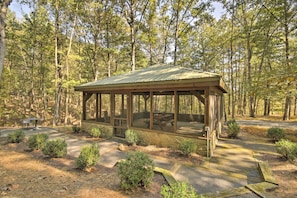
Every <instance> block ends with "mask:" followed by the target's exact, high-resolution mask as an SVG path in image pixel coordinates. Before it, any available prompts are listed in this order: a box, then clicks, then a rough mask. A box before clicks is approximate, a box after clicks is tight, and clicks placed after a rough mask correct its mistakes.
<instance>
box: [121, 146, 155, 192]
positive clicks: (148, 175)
mask: <svg viewBox="0 0 297 198" xmlns="http://www.w3.org/2000/svg"><path fill="white" fill-rule="evenodd" d="M118 175H119V178H120V185H121V188H122V189H124V190H132V189H134V188H136V187H138V186H141V187H147V186H149V185H150V184H151V182H152V179H153V177H154V163H153V160H151V159H150V158H149V156H148V155H147V154H145V153H142V152H130V153H128V154H127V157H126V159H125V160H123V161H121V162H119V163H118Z"/></svg>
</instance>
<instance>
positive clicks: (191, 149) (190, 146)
mask: <svg viewBox="0 0 297 198" xmlns="http://www.w3.org/2000/svg"><path fill="white" fill-rule="evenodd" d="M178 149H179V150H180V151H181V152H182V154H183V155H185V156H189V155H190V154H191V153H195V152H196V151H197V145H196V143H195V142H194V141H193V140H188V139H185V140H183V141H182V142H180V143H179V146H178Z"/></svg>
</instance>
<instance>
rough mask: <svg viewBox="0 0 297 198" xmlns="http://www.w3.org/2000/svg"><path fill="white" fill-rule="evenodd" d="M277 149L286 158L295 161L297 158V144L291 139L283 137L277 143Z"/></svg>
mask: <svg viewBox="0 0 297 198" xmlns="http://www.w3.org/2000/svg"><path fill="white" fill-rule="evenodd" d="M276 150H277V152H278V153H279V154H281V155H282V156H283V157H284V158H285V159H287V160H289V161H291V162H293V161H294V160H295V159H296V158H297V144H296V143H294V142H291V141H290V140H285V139H281V140H280V141H278V142H277V143H276Z"/></svg>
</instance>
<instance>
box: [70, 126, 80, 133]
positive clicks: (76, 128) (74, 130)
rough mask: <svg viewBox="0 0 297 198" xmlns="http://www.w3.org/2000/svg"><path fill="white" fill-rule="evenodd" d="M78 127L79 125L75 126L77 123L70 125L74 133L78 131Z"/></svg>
mask: <svg viewBox="0 0 297 198" xmlns="http://www.w3.org/2000/svg"><path fill="white" fill-rule="evenodd" d="M80 130H81V129H80V127H79V126H77V125H73V126H72V131H73V132H74V133H79V132H80Z"/></svg>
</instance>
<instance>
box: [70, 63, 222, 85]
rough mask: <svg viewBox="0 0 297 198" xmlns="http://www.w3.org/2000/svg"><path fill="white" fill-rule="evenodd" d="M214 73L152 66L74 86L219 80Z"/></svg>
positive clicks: (175, 67)
mask: <svg viewBox="0 0 297 198" xmlns="http://www.w3.org/2000/svg"><path fill="white" fill-rule="evenodd" d="M220 78H221V76H220V75H219V74H216V73H211V72H203V71H199V70H195V69H190V68H185V67H180V66H173V65H169V64H168V65H154V66H150V67H147V68H144V69H140V70H135V71H131V72H129V73H125V74H121V75H117V76H113V77H110V78H105V79H102V80H97V81H94V82H89V83H85V84H82V85H78V86H75V87H74V88H75V90H76V91H83V90H85V89H88V88H94V87H96V88H99V87H106V86H123V85H127V86H129V85H135V84H150V83H154V84H155V83H165V82H172V81H173V82H176V81H184V80H193V79H200V80H201V79H205V81H207V79H218V80H219V79H220Z"/></svg>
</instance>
